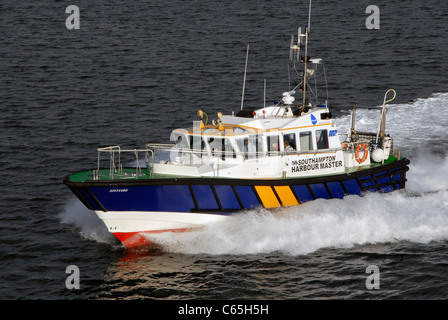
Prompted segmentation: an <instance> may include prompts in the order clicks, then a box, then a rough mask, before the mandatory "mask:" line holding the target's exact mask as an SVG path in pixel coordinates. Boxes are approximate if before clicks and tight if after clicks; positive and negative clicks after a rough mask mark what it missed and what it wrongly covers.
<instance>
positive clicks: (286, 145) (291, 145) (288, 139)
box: [283, 133, 297, 152]
mask: <svg viewBox="0 0 448 320" xmlns="http://www.w3.org/2000/svg"><path fill="white" fill-rule="evenodd" d="M296 146H297V144H296V135H295V134H294V133H288V134H284V135H283V150H284V151H285V152H291V151H296V150H297V148H296Z"/></svg>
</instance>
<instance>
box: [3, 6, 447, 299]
mask: <svg viewBox="0 0 448 320" xmlns="http://www.w3.org/2000/svg"><path fill="white" fill-rule="evenodd" d="M70 4H75V5H77V6H78V7H79V8H80V22H81V24H80V29H79V30H68V29H67V28H66V27H65V20H66V18H67V17H68V14H66V13H65V9H66V7H67V6H68V5H70ZM370 4H376V5H378V7H379V8H380V12H381V15H380V19H381V20H380V29H379V30H368V29H367V28H366V26H365V21H366V18H367V17H368V14H366V13H365V10H366V7H367V6H368V5H370ZM307 10H308V3H307V1H305V0H301V1H289V0H288V1H281V2H278V1H261V0H260V1H229V0H222V1H206V2H205V1H179V0H175V1H116V0H112V1H111V0H109V1H103V0H99V1H85V0H77V1H74V2H67V1H49V0H48V1H22V2H18V1H11V0H2V1H1V3H0V125H1V129H0V135H1V139H0V141H1V142H0V143H1V150H2V154H1V156H0V170H1V171H0V172H1V177H2V182H1V192H0V204H1V206H0V208H1V213H0V221H1V223H0V299H44V300H47V299H141V298H147V299H188V300H190V299H223V300H227V299H267V300H271V299H272V300H283V299H335V298H336V299H446V298H447V297H448V275H447V272H446V271H447V270H448V241H447V239H448V209H447V208H448V182H447V181H448V179H446V178H448V159H447V156H448V152H447V147H448V139H447V137H446V129H445V128H446V123H447V121H448V117H447V115H446V114H447V110H448V94H447V92H448V61H447V58H446V50H447V47H448V44H447V43H448V42H447V37H448V23H447V22H448V3H447V2H446V1H441V0H440V1H438V0H427V1H424V2H422V1H398V0H394V1H376V3H373V2H372V3H371V2H370V1H332V0H325V1H324V0H322V1H314V2H313V18H312V22H311V41H310V52H311V56H312V57H315V58H323V59H324V61H325V65H326V75H327V79H328V84H329V101H330V106H331V107H333V109H332V111H333V113H334V114H335V116H336V117H337V122H338V123H340V124H341V125H346V124H347V120H348V118H347V113H346V111H345V110H347V108H349V107H351V106H352V105H353V104H357V105H369V106H376V105H381V104H382V100H383V95H384V93H385V91H386V90H387V89H389V88H394V89H395V90H396V91H397V93H398V96H397V99H396V100H395V101H394V103H395V105H394V106H393V107H392V108H391V109H390V119H391V120H389V121H388V126H390V127H389V128H390V130H391V131H392V133H393V135H394V137H395V139H396V143H397V144H399V145H400V149H401V151H402V155H404V156H406V157H408V158H410V159H411V170H410V172H409V176H408V179H409V182H408V189H407V190H406V191H400V192H396V193H394V194H390V195H372V194H370V195H366V196H365V197H363V198H359V197H353V198H352V197H349V198H347V199H344V200H330V201H328V200H327V201H318V202H315V203H311V204H306V205H304V206H301V207H300V208H294V209H289V210H287V211H286V212H284V215H280V216H272V215H270V214H268V213H266V212H262V211H260V212H255V213H254V214H253V215H249V216H246V217H241V218H238V219H236V222H234V223H229V224H226V225H223V226H222V228H221V229H212V230H206V231H203V232H200V233H194V234H191V235H174V236H172V237H168V238H162V239H160V241H162V242H163V243H164V244H165V247H164V250H162V251H157V252H154V251H151V252H125V251H124V250H123V249H122V248H121V247H120V246H119V245H118V244H117V243H116V242H115V241H114V239H113V237H111V236H110V235H109V234H108V233H107V231H105V230H104V227H103V226H102V225H101V224H100V223H99V221H98V220H97V219H96V218H95V217H94V216H93V214H91V213H90V212H88V211H87V210H86V209H85V208H84V207H83V206H82V205H81V204H80V203H79V202H78V201H77V200H76V199H74V196H73V195H72V194H71V192H70V191H69V190H68V189H67V188H66V187H65V186H64V185H63V184H62V179H63V177H64V176H65V175H66V174H68V173H70V172H73V171H77V170H81V169H87V168H92V167H95V165H96V148H97V147H99V146H106V145H122V146H126V147H133V148H135V147H142V146H143V145H144V143H146V142H160V143H166V142H168V141H169V134H170V131H171V130H172V129H174V128H176V127H183V126H188V125H190V123H191V121H192V120H196V119H195V112H196V110H197V109H198V108H201V109H203V110H205V111H206V112H208V113H209V114H215V113H216V112H218V111H221V112H224V113H230V112H231V111H237V110H238V109H239V106H240V99H241V88H242V80H243V72H244V63H245V55H246V46H247V44H250V54H249V65H248V76H247V84H246V94H245V96H246V99H245V105H248V106H255V105H261V104H262V103H263V83H264V82H263V81H264V79H266V81H267V84H268V89H267V99H268V100H269V101H274V100H276V99H279V98H280V97H281V93H282V92H283V91H286V90H287V89H288V75H287V69H286V62H287V58H288V56H289V50H288V47H289V41H290V36H291V34H293V33H296V31H297V27H299V26H302V27H303V26H304V25H305V24H306V20H307ZM361 120H363V121H364V119H363V118H362V119H361ZM375 121H376V118H374V119H373V122H372V124H373V125H374V126H375ZM367 122H368V121H367V117H366V120H365V121H364V122H363V123H367ZM69 265H76V266H77V267H78V268H79V270H80V289H72V290H69V289H67V288H66V279H67V277H68V274H67V273H65V270H66V267H67V266H69ZM369 265H376V266H377V267H378V268H379V270H380V275H381V277H380V288H379V289H372V290H369V289H367V287H366V280H367V277H368V276H369V274H368V273H366V268H367V267H368V266H369Z"/></svg>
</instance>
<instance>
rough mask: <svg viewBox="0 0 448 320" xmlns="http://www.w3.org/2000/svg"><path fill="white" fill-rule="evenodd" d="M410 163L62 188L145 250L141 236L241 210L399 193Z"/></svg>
mask: <svg viewBox="0 0 448 320" xmlns="http://www.w3.org/2000/svg"><path fill="white" fill-rule="evenodd" d="M408 164H409V160H407V159H400V160H397V161H394V162H391V163H387V164H383V165H375V166H371V167H368V168H363V169H361V168H360V169H358V170H356V171H353V172H349V173H343V174H335V175H327V176H319V177H312V178H284V179H225V178H179V177H177V178H168V179H167V178H163V179H143V180H87V181H83V182H75V181H71V180H70V175H69V176H67V177H66V178H65V179H64V183H65V184H66V185H67V186H68V187H69V188H70V189H71V190H72V191H73V193H74V194H75V195H76V196H77V197H78V198H79V199H80V200H81V201H82V202H83V203H84V204H85V206H86V207H87V208H89V209H91V210H93V211H95V212H96V213H97V215H98V217H99V218H100V219H101V220H103V221H104V223H105V224H106V226H107V228H108V230H109V231H110V232H112V233H113V234H114V235H115V236H116V237H117V238H118V239H119V240H120V241H121V242H122V243H123V244H124V245H125V246H126V247H134V246H140V245H145V244H146V243H147V241H148V240H147V239H148V237H145V236H144V235H142V234H145V233H160V232H182V231H187V230H191V229H195V228H200V227H202V226H204V225H207V224H209V223H211V222H214V221H219V220H222V219H224V218H225V217H227V216H230V215H232V214H234V213H236V212H241V211H243V210H248V209H254V208H258V207H264V208H267V209H275V208H280V207H289V206H296V205H300V204H301V203H304V202H307V201H311V200H315V199H334V198H339V199H342V198H343V197H345V196H347V195H362V194H363V193H365V192H391V191H394V190H399V189H403V188H404V187H405V183H406V172H407V171H408V170H409V168H408Z"/></svg>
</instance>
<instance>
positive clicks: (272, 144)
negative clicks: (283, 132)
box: [267, 136, 280, 156]
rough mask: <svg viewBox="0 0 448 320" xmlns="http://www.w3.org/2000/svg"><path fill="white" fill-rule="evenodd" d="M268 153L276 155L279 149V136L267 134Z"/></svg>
mask: <svg viewBox="0 0 448 320" xmlns="http://www.w3.org/2000/svg"><path fill="white" fill-rule="evenodd" d="M267 139H268V141H267V142H268V154H269V155H270V156H273V155H277V154H278V152H279V151H280V143H279V136H267Z"/></svg>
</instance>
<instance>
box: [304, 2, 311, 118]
mask: <svg viewBox="0 0 448 320" xmlns="http://www.w3.org/2000/svg"><path fill="white" fill-rule="evenodd" d="M310 25H311V0H310V6H309V9H308V25H307V26H305V56H304V57H303V64H304V66H303V94H302V97H303V100H302V111H303V110H304V109H305V104H306V90H307V86H308V84H307V74H308V72H307V65H308V35H309V30H310Z"/></svg>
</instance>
